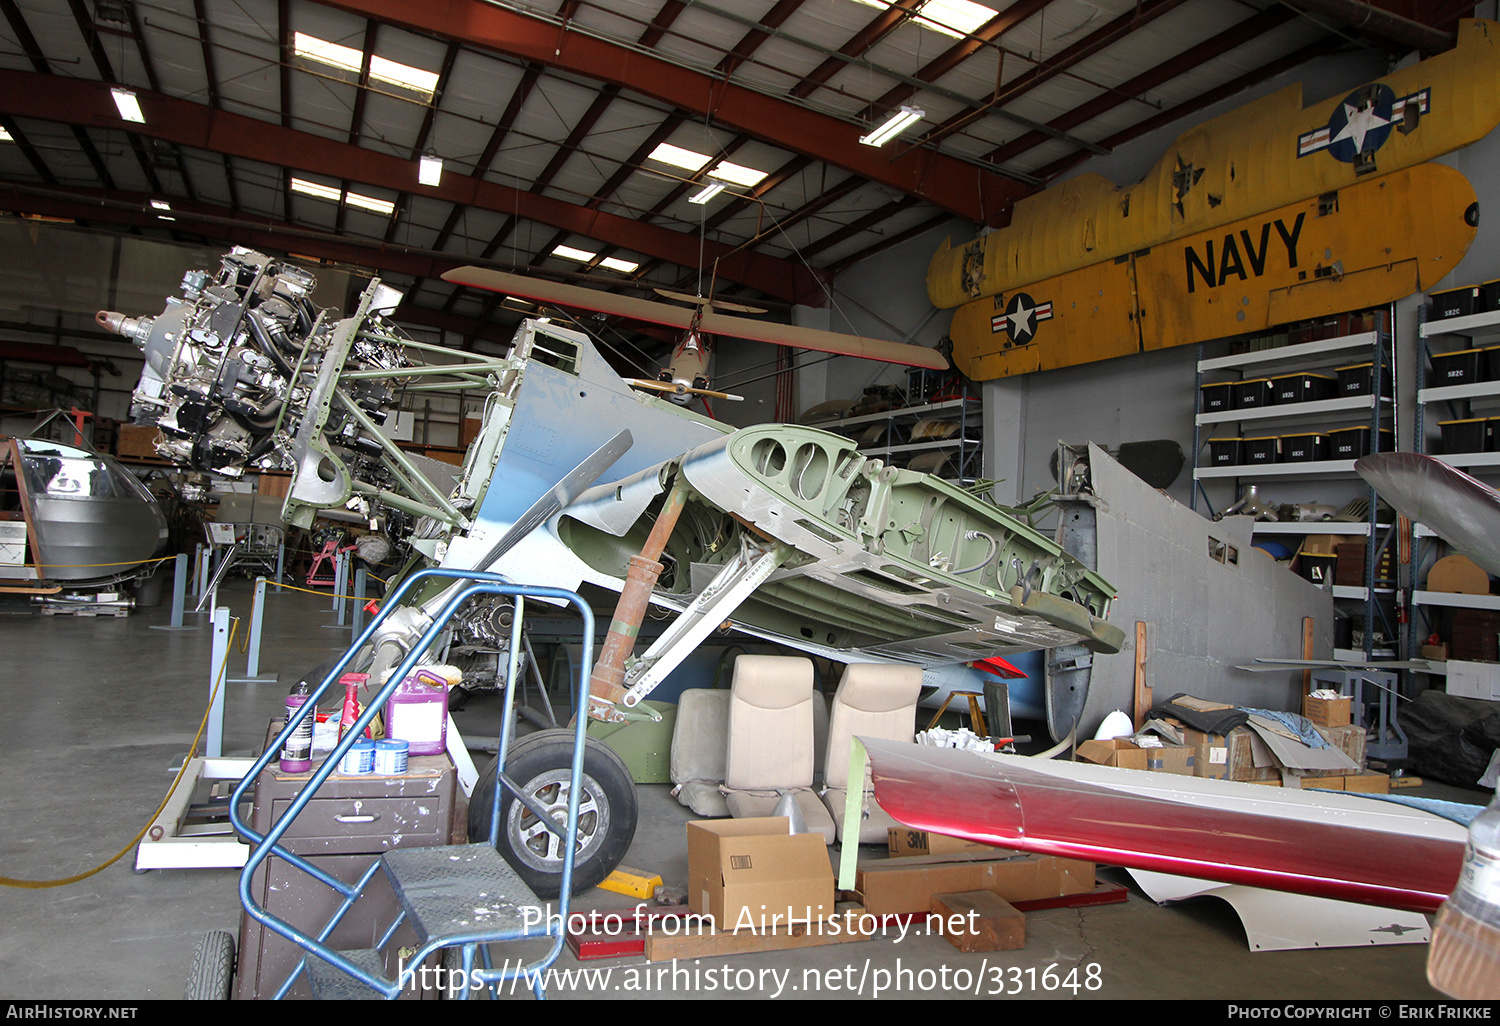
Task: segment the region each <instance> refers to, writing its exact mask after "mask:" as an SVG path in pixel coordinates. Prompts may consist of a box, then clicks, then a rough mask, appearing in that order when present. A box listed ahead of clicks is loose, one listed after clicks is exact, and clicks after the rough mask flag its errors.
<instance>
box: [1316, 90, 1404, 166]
mask: <svg viewBox="0 0 1500 1026" xmlns="http://www.w3.org/2000/svg"><path fill="white" fill-rule="evenodd" d="M1395 105H1396V94H1395V92H1394V91H1393V90H1392V89H1391V87H1390V86H1388V85H1383V84H1382V83H1379V82H1376V83H1375V84H1373V85H1368V86H1364V87H1362V88H1360V89H1356V90H1355V91H1354V92H1352V93H1350V94H1349V95H1348V96H1346V97H1344V100H1343V102H1342V103H1340V104H1339V105H1338V106H1337V107H1336V108H1334V111H1333V116H1332V117H1330V118H1329V119H1328V152H1329V154H1330V155H1331V156H1332V157H1333V158H1334V159H1335V160H1342V161H1343V162H1344V163H1345V164H1352V163H1354V159H1355V158H1356V157H1358V156H1359V155H1360V154H1361V153H1366V152H1370V151H1372V150H1378V149H1380V147H1382V146H1384V145H1385V141H1386V139H1388V138H1389V137H1390V134H1391V128H1392V124H1391V119H1392V117H1393V112H1394V109H1395Z"/></svg>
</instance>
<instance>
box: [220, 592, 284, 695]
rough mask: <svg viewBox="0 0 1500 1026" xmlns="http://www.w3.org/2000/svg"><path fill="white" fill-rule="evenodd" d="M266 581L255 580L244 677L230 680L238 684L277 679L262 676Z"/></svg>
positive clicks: (261, 682)
mask: <svg viewBox="0 0 1500 1026" xmlns="http://www.w3.org/2000/svg"><path fill="white" fill-rule="evenodd" d="M266 583H267V582H266V579H265V578H264V577H257V578H256V579H255V599H254V601H253V602H252V603H251V605H250V638H249V641H248V642H247V645H246V647H247V649H248V651H247V652H246V654H245V674H246V676H244V677H231V678H229V679H230V680H231V681H233V682H234V683H236V684H263V683H266V682H268V681H274V680H275V679H276V678H275V677H274V676H271V677H262V676H260V675H259V674H260V639H261V633H262V631H263V630H264V629H265V619H266V615H265V614H266Z"/></svg>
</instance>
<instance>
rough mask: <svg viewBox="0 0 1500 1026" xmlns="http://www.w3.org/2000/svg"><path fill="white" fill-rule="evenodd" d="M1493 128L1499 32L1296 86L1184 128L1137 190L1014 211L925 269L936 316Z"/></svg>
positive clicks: (1042, 202)
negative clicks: (1347, 84)
mask: <svg viewBox="0 0 1500 1026" xmlns="http://www.w3.org/2000/svg"><path fill="white" fill-rule="evenodd" d="M1497 124H1500V24H1497V23H1495V22H1490V21H1475V20H1470V21H1465V22H1463V23H1461V25H1460V28H1459V33H1458V43H1457V45H1456V46H1455V47H1454V48H1453V49H1452V50H1449V51H1447V52H1445V53H1442V54H1439V55H1437V56H1435V57H1432V58H1429V59H1428V60H1425V61H1422V62H1421V63H1418V64H1414V65H1411V66H1410V67H1407V68H1403V69H1401V70H1399V71H1396V72H1393V73H1392V74H1390V75H1387V76H1386V77H1385V78H1382V79H1379V80H1377V81H1375V82H1371V83H1369V84H1368V85H1365V86H1361V87H1360V88H1359V89H1356V90H1354V91H1353V92H1351V93H1349V94H1348V95H1346V96H1342V97H1336V98H1334V99H1331V100H1328V101H1326V102H1323V103H1319V104H1316V105H1314V106H1311V107H1303V106H1302V87H1301V85H1300V84H1298V85H1292V86H1288V87H1287V88H1286V89H1283V90H1281V91H1279V92H1276V93H1273V94H1271V95H1269V96H1265V97H1262V98H1261V99H1259V100H1256V101H1254V102H1252V103H1250V104H1247V105H1246V106H1244V107H1241V108H1239V109H1238V110H1235V111H1231V112H1230V113H1228V114H1225V115H1223V116H1221V117H1218V118H1214V119H1212V120H1210V121H1207V122H1204V123H1203V124H1201V125H1199V126H1197V127H1196V128H1193V129H1192V130H1191V131H1189V132H1187V133H1185V134H1184V135H1182V136H1181V137H1180V138H1179V139H1178V140H1177V141H1176V142H1175V143H1174V144H1173V145H1172V146H1171V147H1169V148H1168V150H1167V152H1165V153H1164V154H1163V155H1162V157H1161V159H1160V160H1159V161H1158V162H1157V163H1156V165H1155V167H1153V168H1152V170H1151V171H1150V172H1149V173H1148V174H1147V175H1146V177H1145V178H1144V179H1142V180H1141V181H1140V182H1139V183H1137V184H1135V185H1133V186H1129V187H1120V186H1116V185H1115V184H1114V183H1113V182H1110V181H1109V180H1108V179H1105V178H1103V177H1101V176H1099V175H1081V176H1079V177H1077V178H1073V179H1070V180H1068V181H1066V182H1063V183H1060V184H1058V185H1055V186H1053V187H1052V188H1049V189H1047V190H1046V191H1045V192H1042V193H1039V194H1037V195H1035V196H1031V197H1028V198H1026V199H1024V200H1021V201H1020V202H1018V203H1017V204H1016V207H1015V212H1014V215H1013V216H1012V219H1011V223H1010V224H1009V225H1008V226H1007V227H1005V228H1001V229H998V230H996V231H993V232H990V233H989V234H987V235H985V236H983V237H981V238H979V239H975V240H974V241H973V242H970V243H968V244H967V245H964V246H959V247H954V246H952V245H951V244H950V243H948V242H946V241H945V242H944V243H943V245H942V247H941V248H939V250H938V251H937V253H936V254H934V256H933V258H932V261H931V263H930V264H929V266H928V270H927V292H928V296H929V297H930V298H931V300H932V302H933V304H934V305H935V306H938V307H943V308H947V307H956V306H959V305H961V304H963V303H967V302H970V301H972V300H974V299H978V298H982V297H985V296H993V295H998V294H1001V293H1010V292H1014V291H1015V290H1016V289H1019V288H1022V287H1026V286H1030V285H1032V284H1033V283H1036V282H1041V281H1045V280H1049V279H1051V278H1054V277H1056V276H1057V275H1060V274H1064V273H1067V272H1069V271H1076V270H1078V269H1080V268H1082V267H1086V266H1088V265H1090V264H1095V263H1099V262H1102V261H1109V260H1114V259H1116V258H1117V257H1121V256H1125V255H1127V254H1130V253H1134V252H1137V251H1139V250H1142V249H1146V248H1150V247H1155V246H1160V245H1162V244H1163V243H1166V242H1170V241H1173V240H1176V239H1182V238H1184V237H1186V236H1189V235H1193V234H1195V233H1199V232H1204V231H1208V230H1210V229H1216V228H1220V227H1223V226H1227V225H1230V224H1232V223H1237V222H1239V221H1242V220H1244V219H1246V218H1251V217H1256V216H1258V215H1263V214H1267V213H1268V212H1270V211H1273V210H1278V209H1280V208H1283V207H1286V206H1287V205H1288V204H1291V203H1296V202H1298V201H1301V200H1306V199H1310V198H1312V197H1315V196H1320V195H1322V194H1324V193H1328V192H1333V191H1337V190H1340V189H1346V188H1348V187H1350V186H1352V185H1354V184H1356V183H1359V182H1365V181H1369V180H1371V179H1373V178H1376V177H1380V176H1384V175H1387V174H1390V173H1392V172H1394V171H1398V170H1401V169H1403V168H1410V167H1414V166H1416V165H1418V164H1422V163H1425V162H1427V161H1429V160H1431V159H1432V158H1434V157H1437V156H1441V155H1442V154H1444V153H1448V152H1451V151H1453V150H1456V149H1459V148H1461V147H1464V146H1467V145H1469V144H1470V143H1473V142H1475V141H1476V140H1478V139H1481V138H1483V137H1484V136H1485V135H1487V134H1488V133H1489V132H1490V131H1491V130H1492V129H1493V128H1494V127H1495V126H1496V125H1497Z"/></svg>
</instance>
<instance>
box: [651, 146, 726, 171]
mask: <svg viewBox="0 0 1500 1026" xmlns="http://www.w3.org/2000/svg"><path fill="white" fill-rule="evenodd" d="M650 159H651V160H658V161H660V162H661V163H663V164H671V165H672V166H673V167H680V168H682V169H684V170H686V171H699V170H701V169H702V168H703V165H704V164H707V163H708V162H709V161H710V160H712V159H713V158H712V157H710V156H709V155H708V154H707V153H698V152H696V151H695V150H686V149H683V148H682V147H681V146H673V145H672V144H671V143H662V144H661V145H660V146H658V147H656V149H654V150H652V151H651V157H650Z"/></svg>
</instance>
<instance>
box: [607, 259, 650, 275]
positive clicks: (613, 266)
mask: <svg viewBox="0 0 1500 1026" xmlns="http://www.w3.org/2000/svg"><path fill="white" fill-rule="evenodd" d="M599 263H600V264H602V265H603V266H605V267H608V268H609V269H610V270H611V271H619V272H620V273H621V274H633V273H635V270H636V268H638V267H640V266H641V265H640V264H637V263H634V262H632V261H630V260H621V259H619V258H618V257H605V258H604V259H603V260H601V261H599Z"/></svg>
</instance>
